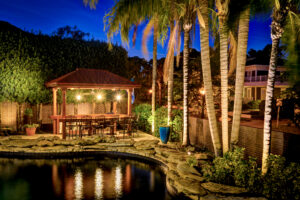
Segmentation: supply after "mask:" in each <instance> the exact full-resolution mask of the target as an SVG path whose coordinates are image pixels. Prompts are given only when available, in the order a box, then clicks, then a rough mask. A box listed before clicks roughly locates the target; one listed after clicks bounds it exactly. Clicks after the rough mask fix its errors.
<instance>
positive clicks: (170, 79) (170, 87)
mask: <svg viewBox="0 0 300 200" xmlns="http://www.w3.org/2000/svg"><path fill="white" fill-rule="evenodd" d="M173 29H174V24H172V23H171V26H170V33H172V32H173ZM171 48H174V47H171ZM173 79H174V56H173V55H172V58H171V60H170V67H169V75H168V125H169V126H170V125H171V122H172V102H173Z"/></svg>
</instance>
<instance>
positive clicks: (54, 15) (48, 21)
mask: <svg viewBox="0 0 300 200" xmlns="http://www.w3.org/2000/svg"><path fill="white" fill-rule="evenodd" d="M113 4H114V0H99V3H98V5H97V8H96V10H91V9H90V8H89V7H88V6H87V7H85V6H84V4H83V1H82V0H12V1H7V0H0V20H2V21H7V22H9V23H11V24H12V25H14V26H17V27H19V28H21V29H23V30H24V29H25V30H27V31H31V30H33V31H39V30H40V31H41V32H42V33H43V34H51V33H52V32H54V31H55V30H57V28H59V27H63V26H66V25H69V26H75V25H76V26H77V27H78V29H80V30H82V31H83V32H87V33H90V34H91V36H92V37H94V38H95V39H98V40H101V41H106V33H105V32H104V30H103V28H104V24H103V17H104V15H105V13H107V12H108V11H109V9H110V8H111V7H112V6H113ZM270 24H271V19H270V16H268V15H264V16H262V15H261V16H254V17H252V18H251V21H250V31H249V41H248V50H249V49H251V48H252V49H256V50H257V49H262V48H263V47H264V46H265V45H266V44H270V43H271V39H270ZM144 27H145V26H141V27H139V33H140V34H139V35H140V36H138V38H137V42H136V45H135V47H132V44H131V43H130V44H129V46H128V45H126V44H122V42H121V39H120V36H119V35H117V36H116V37H115V38H114V39H113V43H117V44H120V45H122V46H123V47H124V48H125V49H127V50H128V54H129V56H139V57H144V56H143V54H142V51H141V38H142V37H141V35H142V31H143V28H144ZM197 32H198V33H199V27H197V28H196V33H197ZM131 33H132V32H131ZM90 38H91V37H90ZM148 47H149V53H150V54H149V57H150V58H151V57H152V38H149V41H148ZM192 47H193V48H196V49H198V50H199V48H200V42H199V34H196V36H195V38H194V39H193V42H192ZM166 51H167V48H166V45H165V46H161V45H158V57H159V58H161V57H164V56H165V54H166Z"/></svg>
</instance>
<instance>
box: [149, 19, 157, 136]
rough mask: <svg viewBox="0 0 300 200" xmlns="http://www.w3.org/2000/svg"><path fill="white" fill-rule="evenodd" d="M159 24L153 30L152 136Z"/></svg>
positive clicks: (155, 23)
mask: <svg viewBox="0 0 300 200" xmlns="http://www.w3.org/2000/svg"><path fill="white" fill-rule="evenodd" d="M157 34H158V33H157V22H156V20H155V22H154V30H153V65H152V116H153V120H152V129H151V130H152V134H154V130H155V94H156V92H155V83H156V73H157V72H156V70H157Z"/></svg>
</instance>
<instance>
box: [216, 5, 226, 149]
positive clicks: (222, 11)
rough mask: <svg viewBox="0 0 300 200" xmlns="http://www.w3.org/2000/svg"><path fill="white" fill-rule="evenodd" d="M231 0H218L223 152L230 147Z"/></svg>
mask: <svg viewBox="0 0 300 200" xmlns="http://www.w3.org/2000/svg"><path fill="white" fill-rule="evenodd" d="M228 5H229V0H225V1H221V0H216V8H217V10H218V16H219V33H220V71H221V110H222V142H223V153H226V152H227V151H228V149H229V144H228V143H229V140H228V138H229V136H228V42H227V40H228V29H227V25H226V20H227V15H228Z"/></svg>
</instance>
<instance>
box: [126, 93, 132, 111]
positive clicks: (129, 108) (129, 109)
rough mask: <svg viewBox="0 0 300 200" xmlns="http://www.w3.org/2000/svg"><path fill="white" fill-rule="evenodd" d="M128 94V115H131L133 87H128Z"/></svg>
mask: <svg viewBox="0 0 300 200" xmlns="http://www.w3.org/2000/svg"><path fill="white" fill-rule="evenodd" d="M127 94H128V97H127V100H128V102H127V114H128V115H131V109H132V108H131V94H132V89H128V90H127Z"/></svg>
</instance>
